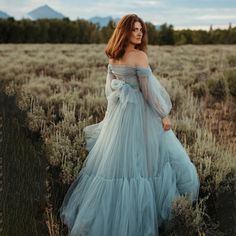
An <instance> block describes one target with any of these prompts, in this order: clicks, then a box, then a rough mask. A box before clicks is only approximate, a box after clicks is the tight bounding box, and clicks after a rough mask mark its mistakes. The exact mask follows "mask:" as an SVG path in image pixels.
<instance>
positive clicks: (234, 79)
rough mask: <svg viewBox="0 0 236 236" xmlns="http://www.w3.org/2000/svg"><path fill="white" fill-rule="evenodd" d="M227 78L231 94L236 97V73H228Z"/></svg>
mask: <svg viewBox="0 0 236 236" xmlns="http://www.w3.org/2000/svg"><path fill="white" fill-rule="evenodd" d="M226 78H227V82H228V87H229V92H230V94H231V95H233V96H236V71H229V72H227V74H226Z"/></svg>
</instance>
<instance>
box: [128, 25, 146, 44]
mask: <svg viewBox="0 0 236 236" xmlns="http://www.w3.org/2000/svg"><path fill="white" fill-rule="evenodd" d="M142 37H143V29H142V25H141V23H140V22H139V21H136V22H135V23H134V26H133V30H132V32H131V36H130V43H133V44H140V43H141V41H142Z"/></svg>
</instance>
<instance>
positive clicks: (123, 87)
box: [60, 64, 200, 236]
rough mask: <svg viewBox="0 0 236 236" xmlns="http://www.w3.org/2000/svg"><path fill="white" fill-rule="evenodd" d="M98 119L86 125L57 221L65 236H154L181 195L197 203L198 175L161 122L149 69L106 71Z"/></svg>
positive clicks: (162, 107)
mask: <svg viewBox="0 0 236 236" xmlns="http://www.w3.org/2000/svg"><path fill="white" fill-rule="evenodd" d="M105 95H106V98H107V101H108V103H107V110H106V113H105V117H104V119H103V120H102V121H101V122H99V123H96V124H92V125H89V126H86V127H85V128H84V134H85V137H86V148H87V150H88V151H89V153H88V156H87V158H86V160H85V162H84V164H83V168H82V169H81V171H80V172H79V174H78V176H77V178H76V179H75V180H74V182H73V183H72V184H71V186H70V188H69V190H68V192H67V193H66V196H65V198H64V201H63V203H62V206H61V207H60V217H61V220H62V222H63V223H65V224H66V225H67V226H68V229H69V235H71V236H157V235H159V231H158V230H159V226H161V225H162V223H164V222H168V221H169V220H170V219H171V217H172V214H171V203H172V201H173V200H174V199H175V197H178V196H180V195H187V196H189V197H190V199H191V200H192V201H196V200H197V199H198V194H199V185H200V182H199V176H198V174H197V171H196V167H195V165H194V164H193V163H192V162H191V160H190V158H189V156H188V154H187V153H186V151H185V149H184V147H183V146H182V145H181V143H180V141H179V140H178V139H177V137H176V136H175V134H174V132H173V131H172V130H171V129H169V130H167V131H165V130H164V129H163V126H162V122H161V118H163V117H165V116H167V115H168V114H169V112H170V110H171V108H172V103H171V100H170V97H169V95H168V93H167V91H166V90H165V88H164V87H163V86H162V85H161V84H160V81H159V80H158V79H157V78H156V77H155V76H154V74H153V73H152V70H151V68H150V66H149V67H134V66H129V65H124V64H123V65H118V64H108V71H107V77H106V84H105Z"/></svg>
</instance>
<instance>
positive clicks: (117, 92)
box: [108, 79, 139, 107]
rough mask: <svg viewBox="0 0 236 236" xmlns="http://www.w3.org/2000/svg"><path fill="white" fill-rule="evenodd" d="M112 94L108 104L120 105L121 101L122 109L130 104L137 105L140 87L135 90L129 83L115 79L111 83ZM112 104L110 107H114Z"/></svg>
mask: <svg viewBox="0 0 236 236" xmlns="http://www.w3.org/2000/svg"><path fill="white" fill-rule="evenodd" d="M111 88H112V90H113V91H112V93H111V94H110V95H109V96H108V102H110V103H112V104H113V105H114V103H118V102H119V101H120V102H121V103H122V107H125V105H126V104H127V103H128V102H129V103H137V94H136V93H137V91H139V87H137V88H133V87H132V86H131V85H130V84H129V83H126V82H125V81H123V80H119V79H113V80H112V81H111ZM112 104H110V105H112Z"/></svg>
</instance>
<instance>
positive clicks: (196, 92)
mask: <svg viewBox="0 0 236 236" xmlns="http://www.w3.org/2000/svg"><path fill="white" fill-rule="evenodd" d="M192 91H193V96H194V97H197V98H202V97H205V96H206V93H207V88H206V84H205V83H197V84H195V85H193V87H192Z"/></svg>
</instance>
